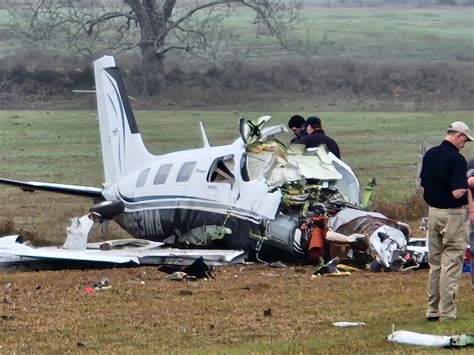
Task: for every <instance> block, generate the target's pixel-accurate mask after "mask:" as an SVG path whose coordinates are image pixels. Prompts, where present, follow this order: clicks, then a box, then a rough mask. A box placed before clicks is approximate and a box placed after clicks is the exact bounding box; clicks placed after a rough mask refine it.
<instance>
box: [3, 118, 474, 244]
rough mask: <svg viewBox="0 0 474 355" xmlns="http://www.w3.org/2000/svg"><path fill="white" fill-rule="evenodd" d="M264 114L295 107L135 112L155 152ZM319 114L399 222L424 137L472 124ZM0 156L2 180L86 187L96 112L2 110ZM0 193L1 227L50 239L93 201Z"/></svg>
mask: <svg viewBox="0 0 474 355" xmlns="http://www.w3.org/2000/svg"><path fill="white" fill-rule="evenodd" d="M300 113H301V114H303V115H309V114H310V112H300ZM263 114H271V115H272V116H273V121H272V122H273V124H285V123H286V122H287V120H288V117H290V116H291V115H293V114H294V112H287V111H276V112H241V113H238V112H224V111H190V112H172V111H168V112H163V111H159V112H158V111H138V112H136V116H137V121H138V124H139V128H140V131H141V132H142V135H143V138H144V141H145V144H146V145H147V146H148V147H149V149H150V151H151V152H152V153H154V154H163V153H168V152H172V151H175V150H181V149H189V148H196V147H200V146H201V144H202V141H201V136H200V133H199V129H198V122H199V121H202V122H203V123H204V125H205V127H206V129H207V132H208V136H209V140H210V142H211V144H213V145H222V144H228V143H231V142H232V141H233V140H234V139H236V138H237V136H238V129H237V122H238V117H239V116H240V115H243V116H244V117H246V118H249V119H251V118H253V119H255V118H257V117H259V116H261V115H263ZM318 114H319V115H320V116H321V117H322V119H323V124H324V128H325V129H326V131H327V133H328V134H329V135H330V136H332V137H334V138H335V139H336V140H337V141H338V143H339V145H340V148H341V154H342V158H343V160H345V161H346V162H347V163H348V164H349V165H350V166H351V167H352V168H353V170H354V172H355V173H356V175H357V176H358V177H359V180H360V182H361V186H364V185H365V184H366V183H367V181H368V180H369V179H370V178H371V177H375V178H376V180H377V184H378V186H377V187H376V189H375V192H374V195H373V202H374V205H375V206H376V208H377V209H379V210H381V211H383V212H384V213H389V212H390V213H391V214H392V217H394V218H398V219H404V218H412V217H407V216H413V215H415V216H419V215H421V213H422V211H413V209H414V208H419V207H415V205H413V204H412V201H411V197H412V196H413V194H414V192H415V186H416V177H417V164H418V155H419V148H420V144H421V142H425V143H428V144H437V143H438V142H440V141H441V140H442V138H443V137H444V132H445V129H446V127H447V126H448V125H449V123H451V122H453V121H457V120H462V121H465V122H467V123H471V125H472V119H471V117H472V112H417V113H411V112H326V113H325V112H320V113H318ZM289 139H290V136H289V135H286V136H282V137H281V140H282V141H284V142H286V143H287V142H288V141H289ZM465 155H466V157H467V158H471V157H473V156H474V146H472V145H469V144H468V145H467V147H466V149H465ZM0 159H1V160H0V161H1V164H0V176H2V177H5V178H12V179H20V180H33V181H47V182H59V183H71V184H79V185H89V186H101V184H102V182H103V170H102V158H101V151H100V146H99V128H98V121H97V120H96V118H95V116H94V112H93V111H48V112H44V111H0ZM0 197H2V198H3V199H4V200H5V201H9V204H8V205H7V206H6V207H4V208H3V210H2V211H1V212H0V217H1V218H2V220H0V224H1V223H3V224H4V225H5V224H6V223H7V222H6V221H10V223H12V221H13V222H14V223H13V224H14V226H15V227H16V229H17V230H20V231H22V232H29V233H32V234H33V235H35V236H36V237H37V238H39V240H40V241H41V242H42V243H47V244H49V243H58V242H61V241H62V240H63V238H64V233H65V232H64V231H65V228H66V226H68V225H69V219H70V218H71V217H74V216H80V215H82V214H84V213H86V212H87V211H88V208H89V207H90V203H91V201H90V200H88V199H84V198H74V197H68V196H62V195H55V194H51V193H46V192H37V193H34V194H25V193H23V192H22V191H20V190H19V189H14V188H7V187H2V188H0ZM45 201H47V203H45ZM416 206H418V205H416ZM407 211H411V212H410V213H408V212H407ZM112 230H113V229H112ZM117 233H119V232H118V231H117Z"/></svg>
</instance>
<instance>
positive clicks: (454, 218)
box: [420, 121, 474, 320]
mask: <svg viewBox="0 0 474 355" xmlns="http://www.w3.org/2000/svg"><path fill="white" fill-rule="evenodd" d="M472 140H473V137H472V136H471V132H470V130H469V127H468V126H467V125H466V124H465V123H463V122H459V121H458V122H453V123H451V125H450V126H449V127H448V132H447V134H446V136H445V138H444V141H443V142H442V143H441V144H440V145H438V146H436V147H433V148H431V149H430V150H428V151H427V152H426V154H425V156H424V157H423V167H422V169H421V173H420V178H421V186H423V189H424V191H423V197H424V199H425V201H426V203H427V204H428V205H429V212H428V242H429V243H428V249H429V263H430V275H429V284H428V310H427V312H426V318H427V319H428V320H438V319H439V320H450V319H456V317H457V314H456V313H457V310H456V304H455V303H454V299H455V296H456V293H457V291H458V288H459V282H460V279H461V270H462V264H463V260H464V255H465V252H466V247H467V243H468V234H469V221H468V216H467V215H468V214H469V219H471V218H473V216H471V214H470V212H471V211H472V198H471V192H470V191H469V185H468V183H469V180H468V179H467V178H466V173H467V163H466V159H464V157H463V156H462V154H461V153H460V152H459V151H460V150H461V149H462V148H464V145H465V144H466V142H469V141H472ZM471 222H474V220H472V219H471Z"/></svg>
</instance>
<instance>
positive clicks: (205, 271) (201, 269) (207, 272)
mask: <svg viewBox="0 0 474 355" xmlns="http://www.w3.org/2000/svg"><path fill="white" fill-rule="evenodd" d="M183 271H184V272H185V273H186V274H187V275H189V276H194V277H196V278H198V279H204V278H208V279H213V278H214V274H213V270H212V267H210V266H209V265H207V264H206V263H205V262H204V259H203V258H202V257H201V258H199V259H197V260H196V261H195V262H193V263H192V264H191V265H189V266H187V267H185V268H184V269H183Z"/></svg>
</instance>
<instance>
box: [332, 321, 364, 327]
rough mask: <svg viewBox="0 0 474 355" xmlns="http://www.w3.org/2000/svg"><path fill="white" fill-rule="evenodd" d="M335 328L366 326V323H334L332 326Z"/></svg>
mask: <svg viewBox="0 0 474 355" xmlns="http://www.w3.org/2000/svg"><path fill="white" fill-rule="evenodd" d="M332 325H333V326H335V327H338V328H350V327H360V326H362V325H367V323H364V322H335V323H333V324H332Z"/></svg>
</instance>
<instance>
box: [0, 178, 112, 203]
mask: <svg viewBox="0 0 474 355" xmlns="http://www.w3.org/2000/svg"><path fill="white" fill-rule="evenodd" d="M0 184H4V185H10V186H16V187H19V188H20V189H22V190H23V191H28V192H33V191H35V190H41V191H50V192H57V193H62V194H68V195H76V196H83V197H92V198H100V199H102V198H103V195H102V191H103V189H102V188H99V187H89V186H80V185H66V184H56V183H49V182H38V181H18V180H10V179H0Z"/></svg>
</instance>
